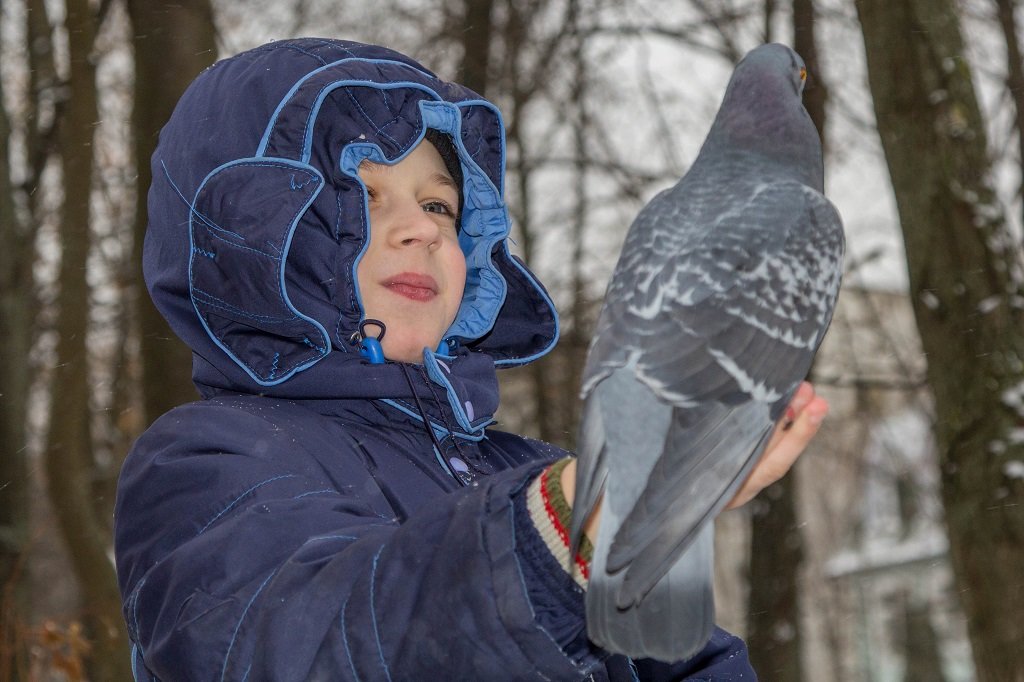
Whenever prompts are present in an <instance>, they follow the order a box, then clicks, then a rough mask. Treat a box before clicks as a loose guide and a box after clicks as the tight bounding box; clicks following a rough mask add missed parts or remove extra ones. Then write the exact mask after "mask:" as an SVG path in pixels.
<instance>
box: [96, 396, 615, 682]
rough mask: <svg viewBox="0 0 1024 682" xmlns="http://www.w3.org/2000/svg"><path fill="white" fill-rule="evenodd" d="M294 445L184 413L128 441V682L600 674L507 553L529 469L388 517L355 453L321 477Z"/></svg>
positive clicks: (265, 429) (123, 491)
mask: <svg viewBox="0 0 1024 682" xmlns="http://www.w3.org/2000/svg"><path fill="white" fill-rule="evenodd" d="M206 402H207V403H208V402H209V401H206ZM299 436H300V434H296V433H294V432H292V431H290V430H287V429H284V430H282V429H278V428H276V427H275V426H274V424H273V421H272V420H267V419H264V418H263V417H261V416H260V415H258V414H256V413H254V412H250V411H246V410H240V409H235V408H228V407H217V406H210V405H208V404H207V405H196V404H193V405H192V406H184V407H181V408H178V409H177V410H174V411H172V412H170V413H168V414H167V415H165V416H164V417H162V418H161V419H160V420H158V421H157V422H156V423H155V424H154V425H153V426H152V427H151V428H150V429H149V430H148V431H147V432H146V433H145V434H144V435H143V436H142V437H141V438H140V440H139V441H138V443H137V444H136V446H135V448H134V449H133V452H132V453H131V454H130V455H129V457H128V459H127V460H126V462H125V465H124V468H123V470H122V474H121V480H120V483H119V489H118V500H117V504H116V509H115V544H116V557H117V568H118V578H119V582H120V586H121V591H122V595H123V597H124V604H125V609H124V610H125V617H126V620H127V623H128V628H129V634H130V636H131V639H132V640H133V644H134V647H135V650H134V652H133V657H134V658H133V663H135V666H136V670H137V677H138V679H153V677H155V678H157V679H162V680H212V679H216V680H244V679H248V680H303V679H331V680H349V679H351V680H411V679H435V678H434V677H432V674H434V675H436V674H437V672H438V671H459V672H456V673H455V677H452V678H451V679H502V680H517V679H552V680H572V679H582V678H585V677H586V675H587V674H588V673H589V671H590V670H592V669H594V668H595V667H598V666H600V662H599V661H598V660H597V659H596V658H595V657H594V656H593V655H592V652H590V650H589V649H587V648H586V647H584V648H583V649H582V650H581V651H579V652H578V653H577V655H576V656H570V655H567V654H566V653H565V652H563V650H562V647H561V646H560V645H559V643H558V642H556V639H555V637H553V636H552V634H550V633H549V632H548V631H547V630H546V629H545V628H544V627H541V626H540V625H538V618H537V615H536V614H535V612H534V607H533V605H532V603H531V601H530V599H529V598H528V596H527V592H528V590H527V588H526V587H525V578H524V574H523V569H522V566H521V563H522V562H521V561H520V560H519V559H517V557H516V556H515V544H516V538H515V535H516V523H515V520H514V516H515V505H514V503H513V501H514V499H515V498H516V497H517V494H518V493H519V492H520V491H521V489H522V488H523V487H524V486H525V485H526V484H527V483H528V482H529V481H530V480H531V479H532V478H533V477H534V476H535V475H536V473H537V471H538V470H539V469H540V468H541V467H543V463H540V464H536V465H525V466H521V467H517V468H515V469H511V470H508V471H505V472H502V473H499V474H496V475H494V476H491V477H489V478H488V479H485V480H484V481H483V482H481V483H480V484H479V485H478V486H475V487H472V488H467V489H466V490H463V491H459V492H456V493H452V494H446V495H443V494H439V496H438V498H437V499H436V501H434V502H432V503H431V504H428V505H425V506H424V507H423V508H421V509H420V510H418V511H417V512H416V513H414V514H412V515H411V516H410V517H409V518H408V519H406V520H405V521H404V522H403V523H401V524H399V523H398V522H397V521H396V520H395V519H394V518H393V517H392V516H391V512H390V511H389V509H390V507H389V505H388V504H387V501H386V498H385V496H384V495H383V494H382V491H381V490H380V489H379V488H378V487H377V486H376V484H375V482H374V478H373V476H371V475H370V473H369V472H368V471H367V468H366V466H365V462H362V461H361V460H360V455H359V448H358V446H357V445H355V444H352V443H346V442H336V443H332V444H331V445H332V450H333V451H332V453H331V455H330V456H331V457H339V458H345V461H349V460H351V462H353V464H351V465H347V468H345V467H330V468H325V467H323V466H321V464H320V463H319V461H318V458H317V457H313V456H311V455H310V454H309V452H308V451H306V450H305V449H306V448H308V447H310V446H309V442H310V439H308V438H299ZM296 439H299V440H302V441H303V443H304V444H303V445H301V446H300V445H299V444H298V443H297V442H296ZM313 442H316V441H315V439H313ZM320 456H321V457H322V455H320ZM339 471H341V472H343V475H342V474H339ZM569 620H572V618H570V619H569ZM575 627H577V629H578V628H579V627H580V625H579V624H577V625H576V626H575Z"/></svg>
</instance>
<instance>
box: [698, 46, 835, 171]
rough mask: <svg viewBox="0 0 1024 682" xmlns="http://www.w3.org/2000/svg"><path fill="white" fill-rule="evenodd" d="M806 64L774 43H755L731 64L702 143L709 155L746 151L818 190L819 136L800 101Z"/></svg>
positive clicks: (794, 54) (820, 161)
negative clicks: (784, 168) (788, 170)
mask: <svg viewBox="0 0 1024 682" xmlns="http://www.w3.org/2000/svg"><path fill="white" fill-rule="evenodd" d="M806 79H807V67H806V65H805V64H804V60H803V59H801V58H800V55H798V54H797V53H796V52H794V51H793V50H791V49H790V48H788V47H786V46H785V45H780V44H778V43H769V44H766V45H761V46H760V47H757V48H755V49H753V50H751V51H750V52H748V53H747V55H746V56H745V57H744V58H743V59H742V60H740V62H739V64H737V65H736V70H735V71H734V72H733V75H732V78H731V79H730V81H729V85H728V87H727V88H726V91H725V96H724V97H723V98H722V106H721V107H720V108H719V110H718V115H717V116H716V117H715V122H714V123H713V124H712V126H711V132H710V133H709V134H708V140H707V143H706V145H705V146H706V147H708V151H711V150H713V151H714V152H715V154H716V155H717V154H719V153H722V152H725V153H726V155H727V156H732V155H731V154H730V152H738V153H741V154H751V155H755V156H758V157H759V158H760V159H762V160H764V161H769V162H772V163H783V164H785V165H787V166H788V167H789V168H791V170H792V172H793V173H794V175H795V176H796V177H799V179H800V180H801V181H803V182H805V183H806V184H808V185H810V186H812V187H814V188H815V189H817V190H819V191H821V190H822V185H823V181H824V172H823V168H822V158H821V139H820V138H819V137H818V131H817V129H816V128H815V127H814V123H813V122H812V121H811V117H810V116H809V115H808V113H807V110H806V109H804V106H803V103H802V102H801V99H800V98H801V95H802V93H803V89H804V82H805V81H806Z"/></svg>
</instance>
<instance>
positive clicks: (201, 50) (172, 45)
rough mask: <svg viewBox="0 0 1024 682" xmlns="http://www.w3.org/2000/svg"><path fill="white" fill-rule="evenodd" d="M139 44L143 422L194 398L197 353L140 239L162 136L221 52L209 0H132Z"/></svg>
mask: <svg viewBox="0 0 1024 682" xmlns="http://www.w3.org/2000/svg"><path fill="white" fill-rule="evenodd" d="M127 6H128V13H129V16H130V17H131V23H132V29H133V32H134V43H135V44H134V47H135V96H134V101H135V106H134V110H133V114H132V125H133V127H134V133H135V134H134V137H135V164H136V168H137V170H138V175H137V178H138V179H137V180H136V206H135V240H134V252H133V253H134V255H133V259H132V260H133V262H134V263H135V264H136V268H137V270H136V276H137V278H138V279H137V282H138V285H137V287H136V291H137V292H138V293H137V295H136V296H135V299H136V300H135V310H136V316H137V323H138V329H139V341H140V346H141V355H142V374H143V390H142V394H143V402H144V411H145V422H147V423H148V422H150V421H152V420H153V419H156V418H157V417H159V416H160V415H161V414H163V413H164V412H166V411H167V410H169V409H171V408H172V407H175V406H176V405H180V404H182V403H185V402H188V401H191V400H195V399H196V398H197V397H198V396H197V395H196V391H195V388H194V387H193V386H192V379H191V376H192V351H191V350H190V349H189V348H188V346H186V345H185V344H184V343H182V342H181V341H179V340H178V339H177V338H176V337H175V336H174V334H173V333H172V332H171V329H170V327H169V326H168V324H167V322H166V321H165V320H164V319H163V317H162V316H161V315H160V313H159V312H158V311H157V309H156V307H155V306H154V305H153V303H152V302H151V301H150V300H149V296H148V295H147V294H146V293H145V288H144V287H143V286H142V271H141V267H142V243H143V238H144V236H145V233H146V224H147V219H146V215H147V214H146V196H147V194H148V192H149V186H150V184H151V182H152V180H153V177H152V173H151V169H150V157H151V156H152V155H153V151H154V150H155V149H156V141H157V134H158V133H159V131H160V128H161V127H162V126H163V124H164V123H166V122H167V119H168V118H170V116H171V111H172V110H173V109H174V105H175V104H176V103H177V101H178V97H180V96H181V93H182V92H183V91H184V90H185V88H186V87H187V86H188V84H189V83H190V82H191V81H192V79H193V78H195V77H196V76H197V75H198V74H199V72H200V71H202V70H203V69H204V68H206V67H207V66H209V65H210V64H211V63H213V60H214V59H215V57H216V44H215V39H216V35H215V28H214V23H213V10H212V9H211V7H210V2H209V0H189V2H184V3H162V2H147V1H146V0H128V1H127Z"/></svg>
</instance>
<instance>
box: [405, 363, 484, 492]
mask: <svg viewBox="0 0 1024 682" xmlns="http://www.w3.org/2000/svg"><path fill="white" fill-rule="evenodd" d="M398 366H399V367H401V368H402V373H403V374H405V381H406V382H407V383H408V384H409V390H410V391H411V392H412V398H413V400H415V401H416V407H417V409H419V411H420V416H421V417H422V418H423V427H424V428H425V429H426V430H427V433H428V434H429V435H430V440H431V441H432V442H433V443H434V448H435V449H436V450H437V456H438V457H439V458H440V460H441V465H442V466H444V467H445V468H446V469H448V474H449V475H450V476H451V477H452V478H454V479H455V480H456V481H458V482H459V484H460V485H462V486H466V485H469V484H468V483H467V482H466V481H464V480H462V477H461V476H458V475H457V474H455V472H453V471H452V470H451V468H450V467H449V465H448V463H446V462H445V461H444V451H443V449H442V448H441V442H440V441H438V440H437V434H436V433H434V426H433V425H432V424H431V423H430V416H429V415H428V414H427V410H426V408H425V407H423V402H422V401H421V400H420V397H419V396H418V395H416V386H415V385H414V384H413V383H412V377H410V376H409V368H408V367H406V365H405V363H404V362H400V363H398ZM443 412H444V411H443V410H442V419H443ZM445 426H446V427H447V424H446V425H445ZM449 432H451V430H450V429H449ZM454 438H455V436H454V435H453V436H452V439H453V442H455V440H454ZM455 449H456V450H457V451H458V453H459V455H462V451H461V450H459V444H458V443H457V442H455ZM462 461H464V462H465V461H466V460H465V457H463V460H462ZM467 466H469V463H468V462H467Z"/></svg>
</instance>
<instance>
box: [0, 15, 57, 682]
mask: <svg viewBox="0 0 1024 682" xmlns="http://www.w3.org/2000/svg"><path fill="white" fill-rule="evenodd" d="M22 11H23V12H24V24H23V26H22V39H23V41H24V49H10V50H9V53H10V54H18V55H19V56H20V57H21V62H20V66H21V68H22V69H23V70H24V72H25V74H26V78H25V80H24V82H23V83H21V84H20V88H19V92H18V94H19V95H20V96H19V97H16V98H15V99H16V100H19V101H20V102H21V106H20V108H19V109H18V110H17V114H16V115H17V119H16V120H13V119H12V118H11V116H10V115H9V113H8V111H7V110H6V109H5V108H3V107H0V239H2V240H3V243H4V244H5V248H4V249H3V250H2V252H0V335H2V337H3V338H4V343H3V345H2V348H0V380H2V383H0V385H2V386H3V388H2V389H0V453H2V456H0V481H2V486H0V586H2V588H3V591H2V599H0V608H2V614H0V616H2V617H0V678H2V679H13V680H16V679H20V677H21V676H23V673H24V669H25V654H26V652H25V651H24V642H23V639H22V637H21V636H20V632H21V631H22V630H23V628H24V627H25V624H26V623H27V622H28V620H29V618H30V615H31V614H30V610H31V603H32V600H31V595H30V594H29V592H28V581H27V580H26V575H27V573H28V567H27V565H26V559H27V558H28V555H27V553H26V550H27V544H26V543H27V542H28V536H27V532H28V516H29V510H28V497H29V488H30V482H29V475H28V467H27V462H26V460H27V457H28V428H27V417H28V400H29V394H30V390H29V387H30V386H31V384H32V382H33V380H34V376H35V369H34V366H33V359H32V357H31V348H32V345H33V341H34V339H35V337H36V331H37V324H36V313H37V311H38V310H39V296H38V293H37V291H36V289H35V283H34V281H33V272H32V271H33V267H34V265H35V263H36V262H37V260H38V259H37V254H36V251H35V248H34V243H33V242H34V239H35V236H36V235H35V232H36V226H37V225H38V224H39V223H40V222H41V220H42V216H41V210H40V204H41V201H42V199H41V197H42V195H43V192H42V191H38V190H39V179H40V176H41V175H42V173H43V169H44V168H45V166H46V164H47V162H48V161H49V160H50V159H51V157H52V155H53V151H54V137H55V134H56V130H57V123H58V122H59V120H60V117H59V115H58V113H59V110H60V109H61V102H60V100H59V98H58V95H57V93H58V92H59V90H60V89H59V87H58V83H57V82H56V80H57V79H56V67H55V64H54V61H53V50H52V41H51V35H50V34H51V31H50V25H49V22H48V20H47V17H46V13H45V7H44V3H43V2H42V0H29V1H28V2H26V3H24V4H23V5H22ZM0 19H2V18H0ZM3 93H4V87H3V83H0V100H3V99H4V98H3ZM44 109H45V111H42V110H44ZM15 128H16V129H17V131H18V134H19V136H20V139H21V140H22V148H23V153H22V155H21V157H22V158H20V159H18V160H16V159H15V158H14V157H12V155H11V150H10V148H9V142H10V140H11V139H12V133H13V132H14V131H15ZM15 175H17V176H18V177H17V182H15Z"/></svg>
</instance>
